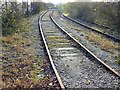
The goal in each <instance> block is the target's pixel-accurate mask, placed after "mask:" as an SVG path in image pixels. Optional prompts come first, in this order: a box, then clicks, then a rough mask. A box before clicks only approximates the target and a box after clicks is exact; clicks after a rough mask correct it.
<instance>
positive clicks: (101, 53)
mask: <svg viewBox="0 0 120 90" xmlns="http://www.w3.org/2000/svg"><path fill="white" fill-rule="evenodd" d="M53 16H54V19H55V21H56V22H57V23H58V24H59V25H60V26H61V27H63V28H64V29H65V30H66V31H67V32H69V33H70V34H71V35H72V36H73V37H75V38H76V39H77V40H78V41H79V42H80V43H82V44H83V45H84V46H86V47H87V48H88V49H89V50H90V51H91V52H93V53H94V54H95V55H96V56H97V57H98V58H100V59H102V60H103V61H104V62H105V63H107V64H108V65H110V66H111V67H112V68H113V69H115V70H116V71H117V72H119V73H120V65H119V63H118V62H116V61H115V60H116V58H115V57H114V54H113V53H114V52H116V53H117V54H119V53H120V51H119V50H112V51H111V52H112V53H111V52H108V51H105V50H102V49H101V48H100V47H99V46H98V45H96V44H94V43H93V42H90V41H89V40H87V35H86V33H88V31H89V30H87V29H86V28H84V27H82V26H78V25H76V24H74V23H72V22H69V24H68V23H66V22H68V21H67V20H66V19H64V18H62V17H59V15H58V14H57V13H56V12H54V13H53ZM71 24H72V25H73V26H76V27H78V28H80V30H81V31H77V30H74V29H72V28H71ZM114 43H115V42H114ZM115 44H116V43H115ZM117 44H118V43H117Z"/></svg>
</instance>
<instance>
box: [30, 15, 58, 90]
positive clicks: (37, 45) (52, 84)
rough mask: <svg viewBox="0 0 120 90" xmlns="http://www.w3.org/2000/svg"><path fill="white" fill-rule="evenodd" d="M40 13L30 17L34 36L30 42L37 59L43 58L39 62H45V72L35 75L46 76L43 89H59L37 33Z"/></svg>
mask: <svg viewBox="0 0 120 90" xmlns="http://www.w3.org/2000/svg"><path fill="white" fill-rule="evenodd" d="M39 16H40V14H37V15H34V16H32V17H31V28H32V29H31V30H32V31H31V36H33V37H34V43H33V44H32V48H34V49H35V51H34V52H35V55H36V56H37V59H40V60H43V63H39V64H40V65H41V64H45V63H47V66H46V68H45V70H44V72H45V74H46V75H44V74H40V75H38V76H37V77H38V78H41V77H44V78H46V77H48V78H49V81H47V82H46V83H47V86H44V85H43V86H44V87H43V89H45V88H51V89H52V88H58V89H59V84H58V81H57V78H56V76H55V74H54V72H53V70H52V67H51V65H50V63H49V59H48V57H47V55H46V53H45V47H44V44H43V41H42V38H41V36H40V35H39V29H38V18H39Z"/></svg>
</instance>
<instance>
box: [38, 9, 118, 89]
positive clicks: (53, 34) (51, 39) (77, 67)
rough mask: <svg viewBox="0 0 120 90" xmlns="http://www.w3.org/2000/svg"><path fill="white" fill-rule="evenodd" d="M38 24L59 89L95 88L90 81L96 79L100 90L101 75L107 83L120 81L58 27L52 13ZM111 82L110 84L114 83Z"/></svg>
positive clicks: (103, 64) (44, 15)
mask: <svg viewBox="0 0 120 90" xmlns="http://www.w3.org/2000/svg"><path fill="white" fill-rule="evenodd" d="M38 22H39V23H38V25H39V29H40V33H41V36H42V39H43V42H44V45H45V48H46V52H47V54H48V56H49V60H50V63H51V65H52V67H53V70H54V72H55V74H56V77H57V79H58V82H59V83H60V87H61V88H62V89H65V87H69V88H70V87H71V88H75V87H78V88H80V87H82V86H83V87H87V86H88V87H97V85H95V84H94V83H95V82H96V80H94V78H96V79H99V83H101V85H100V86H99V84H98V87H102V84H103V81H101V80H100V78H99V77H101V78H106V77H105V76H104V75H103V73H104V74H106V75H108V76H109V79H112V78H113V79H118V78H119V77H120V74H119V73H118V72H116V71H115V70H113V69H112V68H111V67H110V66H108V65H107V64H106V63H104V62H103V61H102V60H100V59H99V58H97V57H96V56H95V55H94V54H93V53H92V52H90V51H89V50H88V49H87V48H86V47H85V46H83V45H82V44H81V43H80V42H79V41H77V40H76V39H75V38H74V37H72V36H71V35H70V34H69V33H68V32H66V31H65V30H64V29H63V28H62V27H60V26H59V25H58V24H57V23H56V22H55V20H54V19H53V17H52V11H46V12H45V13H44V14H43V15H41V16H40V19H39V21H38ZM87 69H88V71H87V72H86V70H87ZM103 69H104V70H103ZM96 70H99V71H96ZM93 72H94V73H93ZM58 73H59V74H58ZM113 74H114V75H113ZM99 75H101V76H99ZM91 77H94V78H91ZM71 79H72V81H71ZM106 79H108V77H107V78H106ZM113 79H112V82H111V83H114V80H113ZM91 82H92V83H91ZM93 82H94V83H93ZM80 83H81V84H80ZM103 86H104V84H103Z"/></svg>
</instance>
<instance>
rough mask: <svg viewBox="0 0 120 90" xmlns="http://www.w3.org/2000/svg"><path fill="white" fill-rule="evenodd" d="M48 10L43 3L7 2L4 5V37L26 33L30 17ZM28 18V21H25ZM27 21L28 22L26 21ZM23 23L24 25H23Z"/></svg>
mask: <svg viewBox="0 0 120 90" xmlns="http://www.w3.org/2000/svg"><path fill="white" fill-rule="evenodd" d="M46 8H47V6H46V4H45V3H43V2H31V4H30V5H28V2H22V3H17V2H5V3H3V5H2V11H3V14H2V35H4V36H5V35H12V34H14V33H20V32H24V26H25V23H26V22H27V19H28V17H29V16H30V15H33V14H36V13H39V12H40V11H43V10H45V9H46ZM25 18H26V19H25ZM25 20H26V21H25ZM21 22H25V23H22V24H23V25H21Z"/></svg>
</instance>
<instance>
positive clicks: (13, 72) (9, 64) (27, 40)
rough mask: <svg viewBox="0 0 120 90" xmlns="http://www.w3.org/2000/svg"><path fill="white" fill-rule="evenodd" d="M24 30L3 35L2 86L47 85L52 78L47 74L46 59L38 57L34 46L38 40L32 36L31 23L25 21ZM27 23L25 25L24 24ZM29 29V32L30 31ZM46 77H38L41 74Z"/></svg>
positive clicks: (25, 86) (34, 86)
mask: <svg viewBox="0 0 120 90" xmlns="http://www.w3.org/2000/svg"><path fill="white" fill-rule="evenodd" d="M23 22H24V23H22V22H21V25H23V27H24V28H23V29H24V31H23V32H21V33H19V34H13V35H7V36H4V37H2V38H1V39H2V55H0V57H2V66H3V68H2V70H3V72H2V81H3V82H0V84H1V85H2V88H11V89H14V88H36V87H42V86H43V84H44V85H46V86H47V84H49V81H50V79H49V78H48V77H47V76H46V75H45V71H44V70H45V68H46V67H47V66H48V65H47V62H46V59H40V58H37V56H36V55H35V53H34V48H32V47H31V45H32V44H33V41H34V40H36V39H34V37H32V36H31V34H30V33H31V32H30V30H28V29H29V28H28V27H29V26H30V25H29V23H28V22H26V24H25V21H23ZM24 25H25V26H24ZM28 31H29V32H28ZM41 73H42V74H43V75H45V77H39V78H38V77H37V76H38V75H39V74H41Z"/></svg>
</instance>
